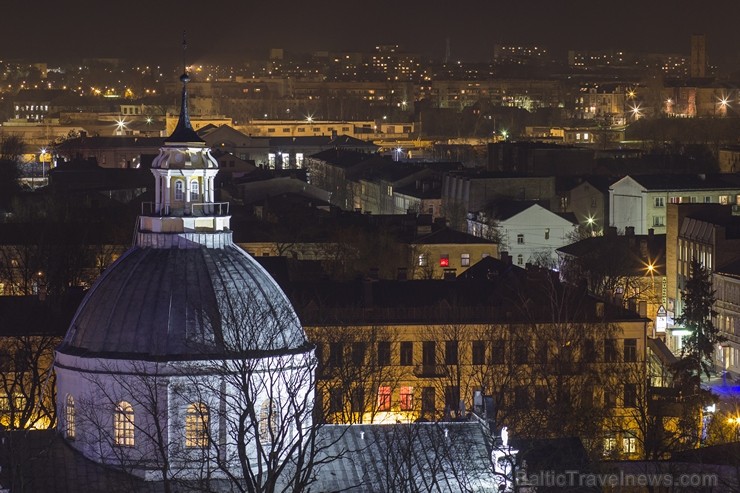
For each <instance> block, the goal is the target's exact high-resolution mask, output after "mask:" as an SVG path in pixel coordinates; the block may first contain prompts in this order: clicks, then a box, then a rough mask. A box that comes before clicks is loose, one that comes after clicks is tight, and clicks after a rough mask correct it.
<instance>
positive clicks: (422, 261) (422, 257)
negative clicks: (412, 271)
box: [419, 254, 427, 267]
mask: <svg viewBox="0 0 740 493" xmlns="http://www.w3.org/2000/svg"><path fill="white" fill-rule="evenodd" d="M426 265H427V256H426V254H421V255H419V267H426Z"/></svg>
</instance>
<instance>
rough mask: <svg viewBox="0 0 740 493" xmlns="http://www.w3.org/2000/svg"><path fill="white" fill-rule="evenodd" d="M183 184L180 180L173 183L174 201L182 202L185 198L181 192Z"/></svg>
mask: <svg viewBox="0 0 740 493" xmlns="http://www.w3.org/2000/svg"><path fill="white" fill-rule="evenodd" d="M183 188H184V183H183V182H182V180H177V181H176V182H175V200H183V199H184V198H185V193H184V192H183Z"/></svg>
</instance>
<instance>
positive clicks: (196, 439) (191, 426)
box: [185, 402, 209, 448]
mask: <svg viewBox="0 0 740 493" xmlns="http://www.w3.org/2000/svg"><path fill="white" fill-rule="evenodd" d="M208 423H209V416H208V406H206V405H205V404H203V403H202V402H196V403H193V404H190V405H189V406H188V408H187V411H185V446H186V447H201V448H202V447H207V446H208Z"/></svg>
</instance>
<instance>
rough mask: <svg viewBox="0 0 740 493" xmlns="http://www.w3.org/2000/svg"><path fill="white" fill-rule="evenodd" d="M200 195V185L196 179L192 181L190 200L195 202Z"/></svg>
mask: <svg viewBox="0 0 740 493" xmlns="http://www.w3.org/2000/svg"><path fill="white" fill-rule="evenodd" d="M198 195H200V186H199V185H198V182H197V181H196V180H193V181H191V182H190V201H191V202H195V201H196V200H198Z"/></svg>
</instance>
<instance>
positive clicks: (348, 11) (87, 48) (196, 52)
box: [0, 0, 740, 62]
mask: <svg viewBox="0 0 740 493" xmlns="http://www.w3.org/2000/svg"><path fill="white" fill-rule="evenodd" d="M2 4H3V7H5V8H4V9H3V10H4V12H3V17H4V22H3V26H2V29H0V57H2V58H11V59H12V58H22V57H33V58H37V59H38V61H45V60H48V61H56V60H65V59H66V60H76V59H80V58H82V57H88V56H95V57H104V56H111V57H129V58H134V59H146V60H161V61H164V60H167V59H174V60H178V59H179V58H180V57H179V49H180V48H179V47H180V33H181V31H182V30H183V29H186V30H187V32H188V41H189V58H191V60H192V61H193V62H196V61H201V62H203V61H211V60H213V61H218V60H219V59H224V58H226V57H227V56H238V55H240V54H241V55H244V56H247V55H250V54H258V55H264V54H265V53H266V50H267V49H268V48H270V47H280V48H285V49H286V50H288V51H291V50H292V51H303V52H309V51H313V50H336V51H360V50H368V49H370V48H372V47H373V46H374V45H376V44H400V45H402V47H403V48H405V49H406V50H407V51H412V52H418V53H421V54H424V55H431V56H434V57H436V58H441V57H442V55H443V53H444V49H445V39H446V38H447V37H449V38H450V43H451V53H452V56H453V58H456V59H462V60H484V61H485V60H489V59H490V58H491V55H492V52H493V45H494V44H495V43H502V44H517V43H521V44H542V45H545V46H548V47H550V48H551V50H553V51H554V52H555V53H561V52H562V53H564V52H565V50H567V49H602V48H621V49H624V50H629V51H645V52H673V53H685V54H688V52H689V36H690V35H691V34H692V33H705V34H707V45H708V54H709V61H710V62H725V61H733V62H734V61H737V60H738V59H740V30H739V29H737V27H736V26H737V22H738V19H740V0H711V1H704V2H702V1H698V0H697V1H692V2H689V1H686V0H672V1H671V0H641V1H635V0H619V1H605V0H588V1H587V0H560V1H558V0H547V1H545V0H529V1H521V0H506V1H500V0H468V1H464V0H460V1H455V0H447V1H438V0H428V1H425V2H421V1H416V0H372V1H366V2H359V1H336V0H323V1H318V2H308V1H301V0H298V1H295V0H291V1H288V0H283V1H277V0H263V1H259V2H256V1H248V0H241V1H239V0H210V1H204V0H201V1H194V0H184V1H172V0H146V1H145V0H123V1H116V2H106V1H100V0H63V1H59V0H22V1H21V0H3V2H2ZM361 5H362V6H363V7H360V6H361Z"/></svg>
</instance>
